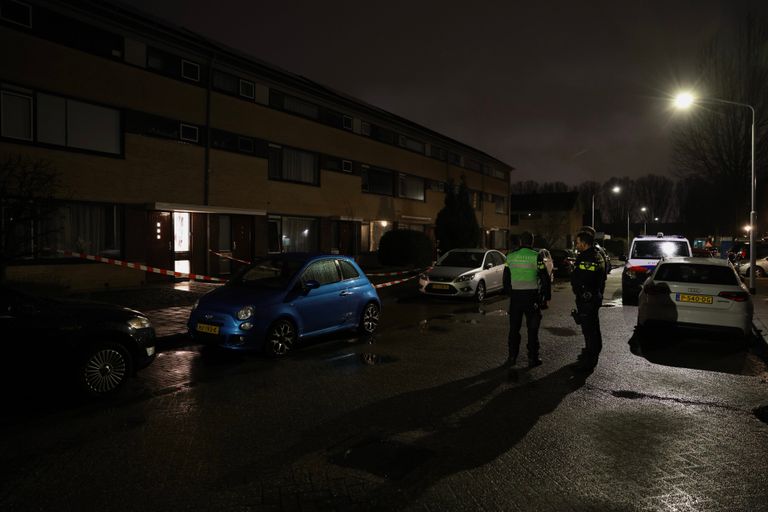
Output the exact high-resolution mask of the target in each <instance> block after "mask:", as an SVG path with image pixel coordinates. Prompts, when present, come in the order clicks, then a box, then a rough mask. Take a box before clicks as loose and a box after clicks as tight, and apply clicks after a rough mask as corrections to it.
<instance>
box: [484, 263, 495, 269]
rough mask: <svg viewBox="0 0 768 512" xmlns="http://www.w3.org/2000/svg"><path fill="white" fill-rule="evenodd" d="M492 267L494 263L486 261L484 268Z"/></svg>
mask: <svg viewBox="0 0 768 512" xmlns="http://www.w3.org/2000/svg"><path fill="white" fill-rule="evenodd" d="M493 267H494V265H493V263H492V262H488V263H486V264H485V268H486V269H488V268H493Z"/></svg>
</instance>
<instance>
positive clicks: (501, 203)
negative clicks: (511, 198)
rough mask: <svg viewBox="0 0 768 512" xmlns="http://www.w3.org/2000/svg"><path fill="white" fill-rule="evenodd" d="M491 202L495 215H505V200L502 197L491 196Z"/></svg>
mask: <svg viewBox="0 0 768 512" xmlns="http://www.w3.org/2000/svg"><path fill="white" fill-rule="evenodd" d="M493 202H494V204H495V205H496V213H501V214H504V213H507V198H506V197H504V196H493Z"/></svg>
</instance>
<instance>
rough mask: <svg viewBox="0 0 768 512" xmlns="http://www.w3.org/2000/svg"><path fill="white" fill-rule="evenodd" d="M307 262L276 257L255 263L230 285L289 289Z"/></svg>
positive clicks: (231, 281) (237, 275) (240, 272)
mask: <svg viewBox="0 0 768 512" xmlns="http://www.w3.org/2000/svg"><path fill="white" fill-rule="evenodd" d="M305 263H306V260H304V259H297V258H285V257H280V256H275V257H273V258H262V259H257V260H256V261H254V263H253V265H251V266H250V267H245V268H244V269H242V270H241V271H239V272H238V273H237V274H236V275H235V276H234V277H232V279H231V280H230V281H229V284H231V285H235V286H248V287H260V288H274V289H284V288H287V287H288V285H289V284H290V282H291V281H292V280H293V278H294V277H295V276H296V274H297V273H298V271H299V270H301V269H302V268H303V267H304V264H305Z"/></svg>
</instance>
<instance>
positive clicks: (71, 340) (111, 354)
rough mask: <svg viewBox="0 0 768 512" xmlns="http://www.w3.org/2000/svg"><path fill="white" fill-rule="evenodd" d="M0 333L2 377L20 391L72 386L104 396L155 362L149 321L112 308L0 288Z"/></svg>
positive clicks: (151, 329)
mask: <svg viewBox="0 0 768 512" xmlns="http://www.w3.org/2000/svg"><path fill="white" fill-rule="evenodd" d="M0 330H1V331H2V333H3V336H2V338H3V345H4V347H3V358H2V365H1V366H2V372H3V375H2V377H3V379H5V380H10V381H11V382H13V383H16V384H12V385H18V386H19V387H29V386H32V385H34V386H36V387H40V386H54V387H58V386H61V385H62V384H65V385H70V384H71V385H74V386H76V388H78V389H79V391H81V392H83V393H85V394H87V395H90V396H96V397H99V396H107V395H111V394H113V393H115V392H117V391H118V390H119V389H120V388H122V387H123V386H124V385H125V383H126V381H127V380H128V378H129V377H131V376H132V375H133V374H134V373H135V372H136V371H137V370H139V369H141V368H144V367H145V366H147V365H148V364H150V363H151V362H152V361H153V360H154V358H155V330H154V329H153V328H152V325H151V324H150V321H149V319H148V318H147V317H146V316H145V315H144V314H142V313H140V312H138V311H134V310H132V309H128V308H124V307H120V306H115V305H112V304H102V303H97V302H83V301H74V300H67V299H52V298H45V297H40V296H36V295H32V294H28V293H25V292H22V291H20V290H17V289H13V288H8V287H2V288H0ZM43 389H45V388H43Z"/></svg>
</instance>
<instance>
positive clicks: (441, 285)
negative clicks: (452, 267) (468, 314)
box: [432, 284, 450, 290]
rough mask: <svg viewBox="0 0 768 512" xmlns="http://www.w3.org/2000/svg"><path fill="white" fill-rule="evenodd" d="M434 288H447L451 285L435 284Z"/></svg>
mask: <svg viewBox="0 0 768 512" xmlns="http://www.w3.org/2000/svg"><path fill="white" fill-rule="evenodd" d="M432 288H434V289H435V290H447V289H448V288H450V286H449V285H447V284H433V285H432Z"/></svg>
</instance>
